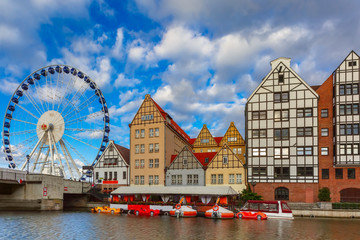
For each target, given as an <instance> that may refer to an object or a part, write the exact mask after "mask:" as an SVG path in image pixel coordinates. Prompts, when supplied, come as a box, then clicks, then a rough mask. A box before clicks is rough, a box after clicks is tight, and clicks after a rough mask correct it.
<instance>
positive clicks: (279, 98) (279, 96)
mask: <svg viewBox="0 0 360 240" xmlns="http://www.w3.org/2000/svg"><path fill="white" fill-rule="evenodd" d="M288 101H289V92H280V93H274V102H276V103H277V102H288Z"/></svg>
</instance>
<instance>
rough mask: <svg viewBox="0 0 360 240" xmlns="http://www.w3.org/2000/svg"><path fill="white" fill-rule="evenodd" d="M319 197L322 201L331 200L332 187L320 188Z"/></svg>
mask: <svg viewBox="0 0 360 240" xmlns="http://www.w3.org/2000/svg"><path fill="white" fill-rule="evenodd" d="M318 198H319V201H321V202H330V200H331V198H330V189H329V188H327V187H323V188H320V189H319V195H318Z"/></svg>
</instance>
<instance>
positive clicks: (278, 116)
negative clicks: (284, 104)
mask: <svg viewBox="0 0 360 240" xmlns="http://www.w3.org/2000/svg"><path fill="white" fill-rule="evenodd" d="M288 120H289V110H275V111H274V121H275V122H280V121H288Z"/></svg>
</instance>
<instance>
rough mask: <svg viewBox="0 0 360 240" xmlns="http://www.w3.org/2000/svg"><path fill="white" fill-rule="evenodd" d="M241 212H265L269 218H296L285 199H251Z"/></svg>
mask: <svg viewBox="0 0 360 240" xmlns="http://www.w3.org/2000/svg"><path fill="white" fill-rule="evenodd" d="M240 212H251V213H257V212H263V213H265V214H266V216H267V217H268V218H270V219H271V218H281V219H294V216H293V214H292V211H291V209H290V208H289V206H288V205H287V203H286V202H285V201H257V200H249V201H247V202H246V203H245V205H244V206H243V207H242V208H241V209H240Z"/></svg>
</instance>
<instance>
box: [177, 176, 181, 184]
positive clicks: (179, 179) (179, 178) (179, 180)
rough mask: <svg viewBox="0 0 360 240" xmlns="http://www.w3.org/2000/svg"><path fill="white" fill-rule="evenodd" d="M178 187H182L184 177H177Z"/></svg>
mask: <svg viewBox="0 0 360 240" xmlns="http://www.w3.org/2000/svg"><path fill="white" fill-rule="evenodd" d="M176 178H177V185H182V175H176Z"/></svg>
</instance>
